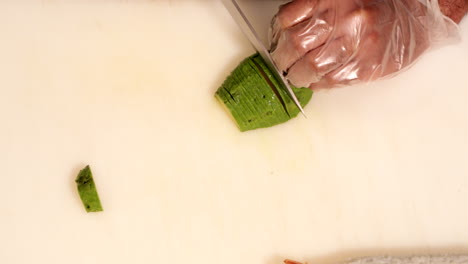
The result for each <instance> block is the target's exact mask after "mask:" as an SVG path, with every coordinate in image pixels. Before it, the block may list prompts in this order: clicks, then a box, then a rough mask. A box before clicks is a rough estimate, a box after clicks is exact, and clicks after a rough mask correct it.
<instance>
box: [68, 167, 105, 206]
mask: <svg viewBox="0 0 468 264" xmlns="http://www.w3.org/2000/svg"><path fill="white" fill-rule="evenodd" d="M75 182H76V184H77V187H78V193H79V194H80V198H81V201H82V202H83V205H84V208H85V209H86V212H88V213H89V212H101V211H103V209H102V205H101V201H100V200H99V195H98V193H97V190H96V184H95V183H94V179H93V173H92V172H91V168H90V167H89V165H88V166H86V167H85V168H84V169H82V170H81V171H80V173H78V176H77V177H76V179H75Z"/></svg>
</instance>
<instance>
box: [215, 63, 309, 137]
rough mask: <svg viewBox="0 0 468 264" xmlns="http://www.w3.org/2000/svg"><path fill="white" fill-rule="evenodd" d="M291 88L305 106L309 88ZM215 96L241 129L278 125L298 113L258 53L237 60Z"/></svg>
mask: <svg viewBox="0 0 468 264" xmlns="http://www.w3.org/2000/svg"><path fill="white" fill-rule="evenodd" d="M292 89H293V92H294V93H295V94H296V96H297V98H298V100H299V102H300V103H301V105H302V106H303V107H304V106H306V105H307V103H309V101H310V99H311V98H312V90H311V89H308V88H296V87H292ZM215 97H216V98H217V99H218V100H219V101H220V102H221V103H222V104H223V105H224V106H225V107H226V108H227V110H228V112H229V113H230V114H231V116H232V117H233V118H234V120H235V121H236V123H237V126H238V127H239V129H240V130H241V131H248V130H253V129H258V128H266V127H271V126H274V125H278V124H281V123H284V122H286V121H288V120H290V119H292V118H294V117H296V116H297V115H298V114H299V113H300V110H299V108H298V107H297V106H296V105H295V104H294V101H293V100H292V99H291V98H290V97H289V95H288V93H287V92H286V91H285V90H284V89H283V88H282V86H281V85H279V83H278V81H277V80H276V78H275V77H274V75H273V73H272V72H271V71H270V69H269V68H268V66H267V65H266V64H265V62H264V61H263V59H262V57H260V55H259V54H255V55H253V56H251V57H248V58H247V59H245V60H244V61H243V62H241V63H240V64H239V66H237V68H236V69H235V70H234V71H233V72H232V73H231V75H229V77H228V78H227V79H226V80H225V81H224V83H223V84H222V85H221V87H220V88H219V89H218V91H217V92H216V94H215Z"/></svg>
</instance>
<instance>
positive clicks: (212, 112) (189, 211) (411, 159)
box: [0, 0, 468, 264]
mask: <svg viewBox="0 0 468 264" xmlns="http://www.w3.org/2000/svg"><path fill="white" fill-rule="evenodd" d="M460 28H461V34H462V38H463V40H462V41H461V42H460V43H458V44H456V45H452V46H447V47H444V48H441V49H438V50H436V51H433V52H431V53H429V54H427V55H426V56H424V58H422V59H421V60H420V61H419V63H418V64H417V65H415V66H414V67H413V68H411V69H410V70H408V71H406V72H404V73H402V74H401V75H399V76H398V77H396V78H394V79H391V80H385V81H379V82H376V83H372V84H369V85H361V86H354V87H348V88H344V89H336V90H331V91H321V92H317V93H316V94H315V95H314V97H313V99H312V101H311V103H310V105H309V106H307V108H306V113H307V119H306V118H303V117H298V118H296V119H294V120H293V121H291V122H288V123H286V124H283V125H281V126H277V127H275V128H271V129H262V130H257V131H252V132H247V133H240V132H239V131H238V130H237V128H236V127H235V125H234V124H233V122H232V121H231V120H230V118H229V117H228V115H227V114H226V112H225V111H224V110H223V108H222V107H221V106H220V105H219V104H218V102H217V101H216V100H215V99H214V97H213V94H214V92H215V91H216V89H217V87H219V85H220V84H221V83H222V81H223V80H224V78H225V77H226V76H227V74H228V73H229V72H230V71H231V70H232V69H233V68H234V67H235V66H236V65H237V64H238V63H239V62H240V61H241V60H242V59H243V58H245V57H246V56H248V55H250V54H252V53H253V50H252V48H251V47H250V45H249V43H248V42H247V40H246V39H245V38H244V37H243V35H242V33H241V32H240V31H239V30H238V28H237V27H236V25H235V24H234V22H233V21H232V20H231V18H230V17H229V15H228V13H227V12H226V11H225V10H224V8H223V7H222V5H221V4H220V2H219V1H214V0H185V1H174V0H173V1H169V0H167V1H163V0H158V1H148V2H146V1H135V2H134V1H117V0H116V1H112V0H111V1H53V0H50V1H37V2H35V3H33V2H31V1H2V2H1V3H0V36H1V40H0V120H1V123H0V150H1V151H0V168H1V170H2V173H1V176H0V177H1V185H2V187H1V191H0V200H1V201H2V202H1V204H0V263H5V264H10V263H15V264H16V263H71V264H73V263H112V264H117V263H196V264H198V263H204V264H218V263H223V264H239V263H256V264H278V263H280V261H281V260H282V259H283V258H295V259H298V260H307V261H309V262H310V263H320V264H323V263H326V264H328V263H330V264H331V263H333V262H334V261H339V260H342V259H345V258H348V257H354V256H358V255H376V254H405V253H437V252H458V251H463V250H464V248H465V247H468V210H467V207H466V206H467V201H468V104H467V103H466V101H467V98H468V75H467V68H468V20H465V21H464V22H463V23H462V24H461V26H460ZM86 164H90V165H91V167H92V169H93V172H94V176H95V180H96V184H97V187H98V190H99V192H100V195H101V200H102V203H103V206H104V210H105V211H104V212H102V213H96V214H87V213H85V211H84V208H83V206H82V205H81V202H80V200H79V197H78V194H77V192H76V186H75V184H74V178H75V176H76V174H77V173H78V171H79V170H80V169H81V168H82V167H84V166H85V165H86Z"/></svg>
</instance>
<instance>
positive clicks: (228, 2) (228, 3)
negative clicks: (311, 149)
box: [222, 0, 306, 117]
mask: <svg viewBox="0 0 468 264" xmlns="http://www.w3.org/2000/svg"><path fill="white" fill-rule="evenodd" d="M222 1H223V4H224V6H225V7H226V9H227V10H228V11H229V13H230V14H231V16H232V18H233V19H234V20H235V21H236V23H237V24H238V26H239V27H240V29H241V30H242V32H244V34H245V36H246V37H247V38H248V39H249V40H250V43H251V44H252V46H253V47H254V48H255V49H256V50H257V52H258V53H259V54H260V56H261V57H262V58H263V60H264V61H265V63H266V65H267V66H268V68H270V70H271V72H273V75H275V77H276V80H277V81H278V83H279V84H280V85H282V86H283V88H285V90H286V91H287V93H288V95H289V97H291V99H292V100H293V102H294V104H295V105H296V106H297V108H299V110H301V113H302V114H303V115H304V117H305V116H306V115H305V112H304V109H302V106H301V104H300V103H299V100H298V99H297V97H296V95H295V94H294V92H293V90H292V89H291V86H290V85H289V83H288V81H287V80H286V78H285V77H284V76H283V74H282V73H281V72H280V70H279V69H278V67H277V66H276V64H275V63H274V62H273V59H272V58H271V55H270V52H268V49H267V48H266V47H265V45H263V43H262V41H261V40H260V38H259V36H258V34H257V32H256V31H255V29H254V27H253V26H252V24H251V23H250V21H249V19H247V16H246V15H245V13H244V11H242V8H240V6H239V4H238V2H237V1H236V0H222Z"/></svg>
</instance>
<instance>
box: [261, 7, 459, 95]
mask: <svg viewBox="0 0 468 264" xmlns="http://www.w3.org/2000/svg"><path fill="white" fill-rule="evenodd" d="M457 38H458V28H457V25H456V24H455V23H454V22H453V21H452V20H450V19H448V18H447V17H445V16H444V15H443V14H442V13H441V12H440V9H439V6H438V3H437V1H431V0H294V1H292V2H290V3H288V4H285V5H283V6H282V7H281V8H280V10H279V12H278V14H277V15H276V16H275V18H274V19H273V22H272V29H271V35H270V41H271V55H272V57H273V60H274V61H275V63H276V64H277V65H278V67H279V68H280V70H282V71H283V72H284V73H285V74H286V76H287V78H288V79H289V80H290V82H291V83H292V84H293V85H295V86H297V87H310V88H312V89H317V88H331V87H337V86H343V85H350V84H355V83H358V82H369V81H372V80H376V79H379V78H382V77H385V76H391V75H393V74H395V73H397V72H400V71H401V70H403V69H405V68H407V67H408V66H410V65H411V64H412V63H414V62H415V61H416V60H417V59H418V58H419V57H420V56H421V54H423V53H424V52H425V51H427V50H428V49H429V48H430V47H433V46H440V45H441V44H445V43H449V42H450V41H451V40H454V39H457Z"/></svg>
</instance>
